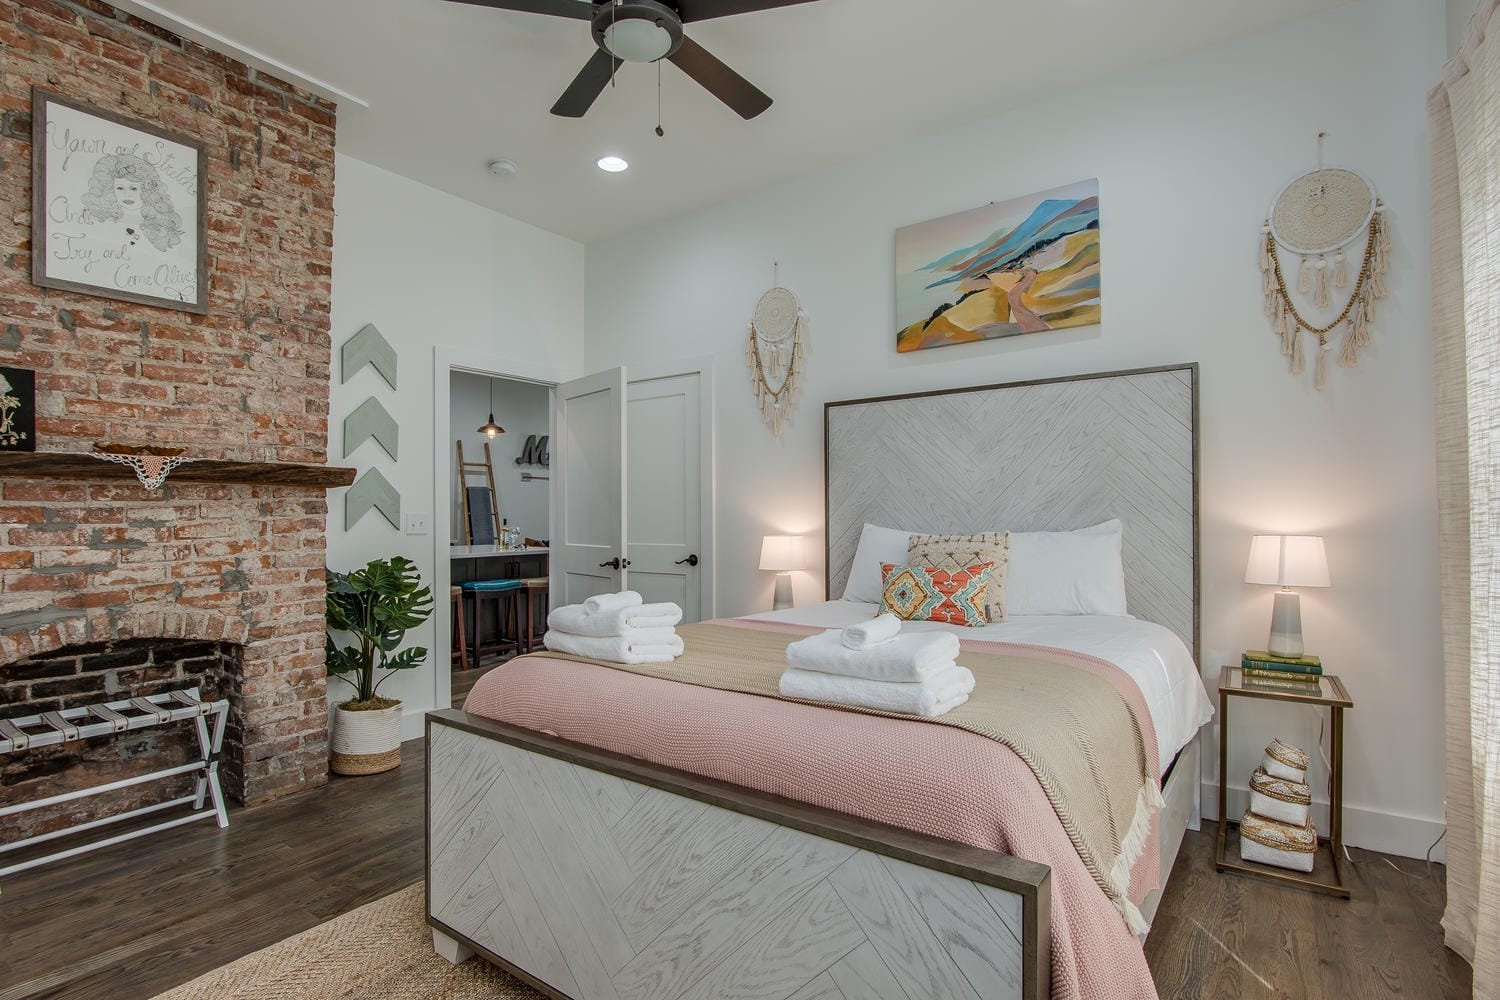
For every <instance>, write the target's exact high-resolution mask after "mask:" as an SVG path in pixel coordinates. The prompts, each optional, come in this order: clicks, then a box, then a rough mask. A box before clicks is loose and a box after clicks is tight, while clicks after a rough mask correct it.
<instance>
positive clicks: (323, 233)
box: [0, 0, 334, 802]
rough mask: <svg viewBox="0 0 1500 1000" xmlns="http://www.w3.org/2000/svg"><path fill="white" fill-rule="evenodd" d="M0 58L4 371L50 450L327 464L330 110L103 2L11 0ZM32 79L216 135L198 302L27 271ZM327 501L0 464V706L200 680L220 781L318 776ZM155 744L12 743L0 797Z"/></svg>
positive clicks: (288, 786) (117, 761)
mask: <svg viewBox="0 0 1500 1000" xmlns="http://www.w3.org/2000/svg"><path fill="white" fill-rule="evenodd" d="M0 48H3V50H4V53H5V63H6V72H5V74H4V75H3V78H0V220H3V221H0V363H3V364H5V365H7V366H15V367H21V368H31V369H35V370H36V372H37V376H36V386H37V437H38V450H39V451H44V452H75V453H76V452H87V451H90V450H92V448H93V444H94V442H96V441H107V442H112V443H121V444H135V445H141V444H156V445H172V446H176V447H182V448H185V449H187V450H188V453H189V454H191V455H194V456H198V457H201V458H209V459H228V460H235V461H242V462H257V463H290V462H313V463H321V462H324V461H325V460H326V456H327V433H328V392H329V328H328V316H329V292H330V280H331V279H330V275H331V273H332V270H331V265H332V243H333V151H334V109H333V107H332V105H331V104H329V103H328V102H326V101H323V100H322V99H320V98H317V97H315V96H313V95H311V94H308V93H306V92H303V91H301V90H299V89H297V88H296V87H294V86H292V85H291V84H288V83H286V82H284V81H281V80H278V79H276V78H274V77H272V76H269V75H267V74H263V73H259V72H257V71H255V70H254V69H251V68H249V67H247V66H244V65H242V64H240V63H238V62H235V61H234V60H231V59H229V58H227V57H225V56H223V55H220V54H218V53H215V52H212V51H210V50H208V49H205V48H203V47H201V46H199V45H197V44H196V43H193V42H190V41H187V40H184V39H182V38H179V37H177V36H175V35H173V34H172V33H170V32H168V31H165V30H163V29H161V28H159V27H156V26H154V25H151V24H148V23H146V22H144V21H141V20H139V19H137V18H135V17H133V16H129V15H126V14H125V13H123V12H120V11H117V10H115V9H114V8H112V7H110V6H109V5H108V4H105V3H103V2H100V0H78V2H65V0H0ZM33 85H34V86H41V87H46V88H48V89H50V90H54V91H58V92H60V93H63V94H65V95H67V96H69V97H72V98H73V99H75V100H79V101H83V102H86V103H89V104H92V105H95V106H97V107H100V108H104V109H106V110H109V111H113V112H116V113H118V114H122V115H127V116H130V117H133V118H142V119H146V120H149V121H154V122H157V123H159V124H160V125H161V126H162V127H165V128H167V129H170V130H172V131H176V132H180V133H184V134H187V135H190V136H193V137H196V138H198V139H200V140H201V141H202V142H203V143H204V144H205V146H206V148H207V156H208V214H207V239H208V254H209V311H208V313H207V314H206V315H201V316H199V315H190V314H188V313H183V312H177V311H173V310H168V309H161V308H156V307H153V306H145V305H135V304H130V303H125V302H120V301H114V300H110V299H107V298H96V297H92V296H87V295H81V294H77V293H72V292H64V291H57V290H53V289H42V288H39V287H36V286H34V285H32V284H31V281H30V267H31V264H30V248H31V242H30V225H31V168H30V163H31V143H32V141H33V140H34V139H37V138H39V137H36V136H33V134H32V131H31V121H30V107H31V94H30V88H31V87H32V86H33ZM326 513H327V498H326V495H325V493H324V492H323V490H322V489H321V488H309V487H302V486H271V485H264V484H256V483H254V482H247V483H244V484H223V485H208V484H197V483H189V482H181V481H178V482H174V481H173V480H172V479H169V480H168V481H167V484H166V485H165V487H164V488H162V489H161V490H158V491H148V490H146V489H144V488H142V487H140V486H138V485H136V484H135V483H134V482H126V481H121V480H107V479H95V478H93V477H92V476H90V475H88V474H74V475H70V476H67V477H60V478H56V477H30V478H27V477H16V478H0V538H3V543H4V544H3V545H0V715H3V716H5V717H16V716H19V715H23V714H30V713H31V712H34V711H39V710H41V709H42V708H47V709H50V708H56V707H60V706H62V707H66V706H68V705H72V704H80V703H84V702H87V701H97V700H100V697H101V694H106V695H111V696H117V697H118V696H123V694H137V693H142V692H143V691H145V692H146V693H149V691H150V690H154V689H155V688H159V687H160V686H161V685H162V684H163V683H168V682H170V683H173V684H178V683H181V685H182V686H186V685H187V684H190V683H195V682H196V683H205V686H212V687H214V688H215V690H213V692H212V693H214V694H222V695H223V696H225V697H228V698H229V699H230V700H231V703H232V709H231V717H230V725H229V738H228V740H227V741H226V745H225V754H224V760H223V765H222V767H223V771H224V777H225V787H226V790H228V791H229V792H230V794H231V796H233V797H235V798H237V799H240V800H243V801H249V802H255V801H261V800H265V799H270V798H273V797H276V796H279V795H283V794H286V793H288V792H292V791H296V790H298V789H301V788H306V787H310V786H314V785H319V784H322V783H323V782H325V781H326V780H327V767H326V760H327V747H326V738H325V731H326V716H327V698H326V683H325V676H324V669H323V598H324V580H323V577H324V571H323V567H324V560H325V546H326V537H325V515H326ZM137 687H138V688H140V689H142V690H133V688H137ZM132 740H134V742H132ZM169 744H170V741H167V743H164V744H162V745H159V746H158V745H152V746H142V745H141V744H140V741H139V739H138V738H135V737H134V735H133V734H129V735H127V737H121V738H119V739H117V740H116V741H114V743H111V741H110V740H108V739H102V740H100V741H98V746H97V747H95V746H90V747H88V748H86V749H78V748H75V749H78V752H77V753H75V754H73V755H72V756H68V755H67V754H59V755H57V756H56V758H55V759H45V760H43V759H40V758H33V759H31V760H30V761H29V762H28V761H27V757H28V754H18V755H11V757H12V758H13V759H10V760H4V759H0V786H3V787H0V797H3V796H7V795H13V794H19V791H18V789H20V788H21V786H27V785H32V784H33V783H37V782H41V783H45V784H46V787H47V788H49V789H57V790H66V787H67V785H68V783H69V782H84V783H87V782H86V780H85V779H86V778H87V777H88V775H89V773H96V774H105V773H111V774H112V773H114V771H112V770H111V769H113V768H117V767H132V766H137V765H139V769H140V770H141V771H145V770H150V769H152V766H161V764H160V763H159V761H160V760H161V755H162V754H168V753H171V752H174V751H173V748H172V747H171V746H170V745H169ZM179 749H181V750H182V752H183V753H184V754H186V753H187V752H188V751H187V749H186V747H185V745H184V747H182V748H179ZM184 759H185V758H184ZM153 762H155V763H153ZM28 768H30V770H28ZM96 780H97V779H96Z"/></svg>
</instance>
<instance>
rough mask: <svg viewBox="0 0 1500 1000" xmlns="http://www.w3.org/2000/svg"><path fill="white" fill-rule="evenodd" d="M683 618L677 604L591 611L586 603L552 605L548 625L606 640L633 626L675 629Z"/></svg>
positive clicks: (632, 606) (636, 605)
mask: <svg viewBox="0 0 1500 1000" xmlns="http://www.w3.org/2000/svg"><path fill="white" fill-rule="evenodd" d="M590 600H593V598H590ZM680 621H682V609H681V608H679V607H678V606H677V605H675V604H633V605H630V606H628V607H623V608H606V610H603V611H590V610H589V607H588V604H586V603H585V604H569V605H567V606H566V607H561V608H553V609H552V613H551V614H549V615H548V616H547V627H548V628H551V629H556V630H557V631H559V632H571V633H573V634H574V635H592V636H598V637H599V638H601V639H607V638H609V637H610V636H616V635H623V634H624V633H625V631H626V630H627V629H633V628H646V629H658V628H668V629H669V628H675V627H676V626H677V623H678V622H680Z"/></svg>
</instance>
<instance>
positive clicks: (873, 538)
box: [844, 524, 912, 604]
mask: <svg viewBox="0 0 1500 1000" xmlns="http://www.w3.org/2000/svg"><path fill="white" fill-rule="evenodd" d="M911 536H912V533H911V532H910V531H897V530H896V529H895V528H882V527H880V526H879V525H877V524H867V525H865V527H864V530H863V531H861V532H860V533H859V546H858V547H857V548H856V549H855V550H854V563H853V564H852V565H851V566H850V567H849V581H848V582H847V583H845V584H844V600H846V601H860V602H862V603H864V604H879V603H881V602H882V601H883V600H884V595H885V583H884V581H883V580H882V579H881V573H880V565H881V563H895V564H896V565H897V566H905V565H906V545H907V543H908V542H910V541H911Z"/></svg>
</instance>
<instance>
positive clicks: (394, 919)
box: [156, 882, 541, 1000]
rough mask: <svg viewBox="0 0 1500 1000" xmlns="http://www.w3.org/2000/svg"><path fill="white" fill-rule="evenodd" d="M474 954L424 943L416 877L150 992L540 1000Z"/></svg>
mask: <svg viewBox="0 0 1500 1000" xmlns="http://www.w3.org/2000/svg"><path fill="white" fill-rule="evenodd" d="M540 998H541V994H539V993H537V992H535V991H534V990H532V989H531V988H530V987H528V986H525V985H523V984H522V983H519V982H517V981H516V980H514V979H512V978H511V977H510V976H508V975H506V974H505V973H503V972H501V971H500V970H499V969H496V968H495V967H494V966H492V965H490V964H489V963H488V962H486V961H484V960H483V959H479V958H471V959H469V961H467V962H465V963H464V964H462V965H457V966H455V965H449V964H448V963H447V962H446V961H444V960H443V959H442V958H440V957H439V956H438V955H437V953H436V952H434V951H433V950H432V931H431V929H430V928H429V927H428V926H427V924H426V922H425V916H424V898H423V883H421V882H418V883H417V884H415V885H411V886H407V887H406V888H405V889H402V890H401V891H400V892H397V893H393V894H392V895H389V896H387V897H385V898H384V899H377V900H376V901H375V902H373V903H369V904H367V905H365V906H361V907H360V908H359V909H357V910H351V911H350V912H348V913H346V914H344V915H343V916H341V917H337V918H335V919H333V920H330V921H328V922H327V923H326V924H320V925H318V926H317V927H314V928H313V929H312V930H309V931H303V932H302V933H301V934H298V935H296V936H294V937H289V938H287V939H286V940H285V941H281V942H278V943H277V944H273V945H271V947H269V948H263V949H261V950H260V951H257V952H255V953H253V954H250V955H246V956H245V957H244V958H242V959H240V960H238V961H236V962H231V963H230V964H228V965H225V966H222V967H221V968H218V969H215V970H214V971H213V972H210V973H208V974H207V975H205V976H200V977H198V978H197V979H194V980H193V981H192V982H190V983H186V984H184V985H182V986H179V987H177V988H176V989H174V990H169V991H168V992H166V993H163V994H161V995H160V996H159V997H157V998H156V1000H540Z"/></svg>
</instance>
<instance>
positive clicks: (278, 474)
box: [0, 451, 355, 489]
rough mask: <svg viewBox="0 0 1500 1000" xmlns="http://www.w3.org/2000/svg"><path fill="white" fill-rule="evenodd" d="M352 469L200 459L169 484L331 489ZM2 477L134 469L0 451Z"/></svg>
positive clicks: (346, 480)
mask: <svg viewBox="0 0 1500 1000" xmlns="http://www.w3.org/2000/svg"><path fill="white" fill-rule="evenodd" d="M354 472H355V470H353V469H346V468H342V467H340V466H336V465H312V464H303V463H299V462H225V461H220V460H217V459H201V460H199V461H196V462H189V463H187V464H186V465H180V466H178V467H177V468H176V469H173V470H172V473H171V475H170V476H168V477H167V483H166V485H168V486H170V485H171V484H172V483H220V484H223V483H244V484H249V485H251V486H304V487H307V488H309V489H332V488H333V487H337V486H348V485H349V484H351V483H353V482H354ZM0 478H3V479H32V480H42V479H135V470H134V469H132V468H130V467H129V466H126V465H117V464H115V463H114V462H106V461H104V460H103V459H98V458H94V457H92V456H91V455H87V454H82V453H79V452H46V451H38V452H25V451H5V452H0Z"/></svg>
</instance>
